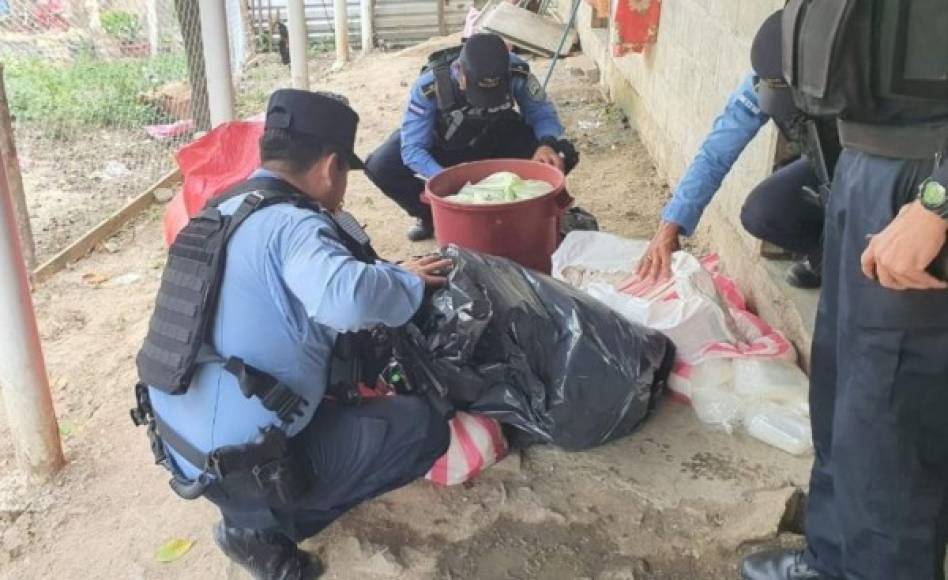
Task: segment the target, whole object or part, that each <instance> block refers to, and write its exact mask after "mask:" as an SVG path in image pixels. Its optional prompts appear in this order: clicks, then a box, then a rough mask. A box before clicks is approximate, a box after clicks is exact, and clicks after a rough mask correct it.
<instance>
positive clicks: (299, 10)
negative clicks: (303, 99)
mask: <svg viewBox="0 0 948 580" xmlns="http://www.w3.org/2000/svg"><path fill="white" fill-rule="evenodd" d="M287 4H288V6H287V10H288V12H287V18H288V22H287V28H288V29H289V33H290V76H292V77H293V88H294V89H303V90H309V62H308V61H307V55H306V47H307V45H308V44H309V38H308V31H307V29H306V3H305V2H304V0H289V1H288V2H287Z"/></svg>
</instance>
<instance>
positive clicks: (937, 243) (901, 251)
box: [862, 202, 948, 290]
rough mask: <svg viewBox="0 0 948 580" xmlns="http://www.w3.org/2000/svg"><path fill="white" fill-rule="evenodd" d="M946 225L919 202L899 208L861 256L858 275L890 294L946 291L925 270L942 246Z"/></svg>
mask: <svg viewBox="0 0 948 580" xmlns="http://www.w3.org/2000/svg"><path fill="white" fill-rule="evenodd" d="M946 232H948V224H946V223H945V220H943V219H942V218H940V217H939V216H938V215H937V214H934V213H932V212H930V211H928V210H927V209H925V208H924V207H922V204H921V203H919V202H915V203H912V204H909V205H907V206H905V207H903V208H902V211H900V212H899V215H897V216H896V217H895V219H894V220H892V223H890V224H889V225H888V226H887V227H886V228H885V229H884V230H882V232H880V233H879V234H878V235H876V236H873V237H872V239H871V240H870V241H869V247H867V248H866V251H865V252H863V254H862V272H863V274H865V275H866V277H867V278H869V279H872V280H879V283H880V284H882V286H884V287H885V288H888V289H890V290H936V289H945V288H948V283H946V282H943V281H941V280H939V279H937V278H935V277H934V276H932V275H931V274H929V273H928V272H926V271H925V270H926V269H927V268H928V266H929V265H930V264H931V263H932V262H933V261H934V260H935V257H936V256H937V255H938V252H940V251H941V248H942V246H944V245H945V237H946Z"/></svg>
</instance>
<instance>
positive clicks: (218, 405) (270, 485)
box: [132, 90, 450, 580]
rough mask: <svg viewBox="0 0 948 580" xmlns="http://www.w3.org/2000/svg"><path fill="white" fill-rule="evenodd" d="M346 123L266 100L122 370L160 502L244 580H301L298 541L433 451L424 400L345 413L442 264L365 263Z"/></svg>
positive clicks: (280, 98) (308, 561) (317, 99)
mask: <svg viewBox="0 0 948 580" xmlns="http://www.w3.org/2000/svg"><path fill="white" fill-rule="evenodd" d="M357 124H358V116H357V115H356V113H355V111H353V110H352V109H351V108H349V106H348V104H347V102H346V101H345V99H344V98H343V97H340V96H337V95H331V94H324V93H311V92H306V91H298V90H280V91H277V92H275V93H274V94H273V95H272V97H271V99H270V103H269V106H268V109H267V117H266V128H265V131H264V134H263V137H262V138H261V141H260V156H261V168H260V169H259V170H258V171H256V172H255V173H254V174H253V175H252V176H251V178H250V179H249V180H248V181H247V182H245V183H242V184H240V185H238V186H236V187H235V188H234V189H233V190H232V191H230V192H229V193H227V194H225V195H224V196H223V197H222V198H220V199H218V200H214V201H213V202H211V204H209V206H208V207H206V208H205V209H204V211H203V212H202V213H201V214H199V215H198V216H196V217H195V218H194V219H192V220H191V221H190V223H189V224H188V225H187V226H186V227H185V229H184V230H182V232H181V233H180V234H179V235H178V237H177V239H176V240H175V242H174V244H173V245H172V246H171V248H170V250H169V260H168V264H167V266H166V268H165V272H164V275H163V278H162V284H161V288H160V290H159V293H158V298H157V301H156V308H155V312H154V315H153V316H152V320H151V325H150V328H149V332H148V336H147V338H146V340H145V343H144V346H143V348H142V350H141V352H140V353H139V356H138V360H137V363H138V370H139V378H140V383H139V384H138V385H137V386H136V397H137V401H138V406H137V408H136V409H133V411H132V416H133V420H135V422H136V423H137V424H141V425H147V426H148V432H149V437H150V439H151V442H152V451H153V453H154V454H155V458H156V461H157V462H158V463H160V464H162V465H164V466H165V467H167V468H168V469H169V470H170V471H171V474H172V479H171V487H172V488H173V489H174V490H175V491H176V492H177V493H178V494H179V495H181V496H182V497H184V498H186V499H194V498H197V497H202V496H203V497H206V498H207V499H208V500H210V501H212V502H213V503H215V504H216V505H217V506H218V507H219V508H220V510H221V512H222V514H223V521H222V522H221V523H219V524H218V525H217V527H216V529H215V541H216V542H217V544H218V546H219V547H220V548H221V550H222V551H223V552H224V553H225V554H227V556H229V557H230V558H231V559H232V560H234V561H236V562H237V563H239V564H240V565H242V566H243V567H244V568H246V569H247V570H248V571H250V572H251V573H252V574H253V575H254V577H255V578H266V579H271V578H279V579H285V580H294V579H303V578H316V577H318V576H319V575H320V574H321V572H322V565H321V563H320V562H319V561H318V560H316V559H315V558H314V557H311V556H310V555H308V554H306V553H305V552H302V551H301V550H299V549H298V548H297V543H298V542H299V541H301V540H303V539H304V538H307V537H310V536H312V535H315V534H316V533H318V532H319V531H320V530H322V529H323V528H325V527H326V526H328V525H329V524H330V523H331V522H332V521H333V520H335V519H336V518H338V517H339V516H340V515H342V514H343V513H345V512H346V511H347V510H349V509H350V508H352V507H354V506H356V505H358V504H359V503H361V502H363V501H365V500H367V499H370V498H372V497H375V496H378V495H380V494H382V493H385V492H387V491H390V490H393V489H395V488H397V487H400V486H402V485H405V484H407V483H409V482H411V481H412V480H414V479H416V478H418V477H420V476H421V475H423V474H424V473H425V472H426V471H427V470H428V469H429V468H430V467H431V465H432V464H433V463H434V461H435V460H436V459H437V458H438V457H439V456H441V455H442V454H443V453H444V452H445V450H446V448H447V445H448V440H449V431H448V427H447V423H446V421H445V419H444V417H443V414H442V413H440V412H439V411H437V410H436V409H435V407H434V406H432V404H431V403H430V402H429V400H428V399H426V398H424V397H421V396H412V395H398V396H392V397H384V398H378V399H372V400H368V401H366V402H362V403H360V404H345V403H344V401H345V400H346V398H347V395H349V394H351V393H352V387H353V385H356V384H358V383H359V382H368V383H369V384H374V382H370V381H374V378H375V377H377V376H378V374H379V370H380V366H381V365H382V364H384V361H385V359H386V358H387V357H386V356H385V350H386V349H385V340H384V338H385V335H386V333H385V332H384V328H385V327H397V326H400V325H402V324H404V323H406V322H407V321H408V320H409V319H410V318H411V317H412V316H413V315H414V314H415V312H416V310H417V309H418V307H419V306H420V304H421V301H422V298H423V295H424V292H425V287H426V284H427V285H438V284H441V283H443V282H444V278H442V277H440V275H439V274H441V273H443V270H444V269H445V268H447V267H449V266H450V263H447V262H445V261H443V260H436V259H434V258H428V259H422V260H417V261H412V262H407V263H405V264H403V265H401V266H397V265H393V264H389V263H386V262H383V261H380V260H379V259H378V258H377V256H376V255H375V252H374V251H373V250H372V247H371V245H370V244H369V243H368V239H367V237H366V236H365V234H364V232H363V231H362V230H361V228H360V227H359V226H358V224H357V223H356V222H355V221H354V220H353V219H352V218H351V217H350V216H348V214H345V213H344V212H341V210H340V208H341V205H342V202H343V197H344V195H345V190H346V184H347V175H348V172H349V169H350V168H351V169H360V168H362V162H361V161H360V160H359V158H358V157H356V155H355V154H354V153H353V144H354V142H355V134H356V127H357ZM225 254H226V255H225ZM225 258H226V259H225ZM370 329H372V331H371V332H370V331H369V330H370ZM333 396H335V398H333Z"/></svg>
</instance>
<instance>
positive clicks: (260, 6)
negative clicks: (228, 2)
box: [250, 0, 471, 47]
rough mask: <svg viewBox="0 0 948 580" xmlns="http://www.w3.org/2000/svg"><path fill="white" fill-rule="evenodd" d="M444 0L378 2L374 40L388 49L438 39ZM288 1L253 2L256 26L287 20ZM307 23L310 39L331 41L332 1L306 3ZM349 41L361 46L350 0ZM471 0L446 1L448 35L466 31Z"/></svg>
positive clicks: (356, 12)
mask: <svg viewBox="0 0 948 580" xmlns="http://www.w3.org/2000/svg"><path fill="white" fill-rule="evenodd" d="M439 1H444V0H375V39H376V42H377V43H384V44H386V45H388V46H406V45H409V44H414V43H417V42H421V41H423V40H427V39H429V38H431V37H432V36H438V34H439V32H438V7H437V6H438V5H437V4H436V2H439ZM286 4H287V3H286V0H251V1H250V5H251V14H252V16H253V19H254V25H255V27H256V28H257V29H258V30H259V29H268V28H269V22H268V20H269V18H270V17H274V18H279V19H280V20H282V21H284V22H285V21H286V14H287V7H286ZM304 5H305V7H306V24H307V28H308V30H309V37H310V39H311V40H314V41H315V40H321V41H327V42H331V41H332V37H333V34H334V31H335V17H334V11H333V0H305V2H304ZM346 6H347V8H348V16H349V42H350V43H351V44H352V45H353V46H356V47H358V46H359V44H360V43H361V27H362V23H361V19H360V13H359V12H360V11H359V0H347V2H346ZM470 6H471V0H447V1H445V5H444V17H445V23H446V24H447V28H448V32H449V33H451V32H457V31H459V30H461V29H462V28H464V19H465V17H466V15H467V12H468V9H469V8H470Z"/></svg>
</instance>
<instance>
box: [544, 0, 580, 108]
mask: <svg viewBox="0 0 948 580" xmlns="http://www.w3.org/2000/svg"><path fill="white" fill-rule="evenodd" d="M580 1H581V0H573V7H572V8H571V9H570V11H569V20H567V21H566V25H565V26H564V27H563V36H561V37H560V43H559V44H558V45H557V47H556V54H554V55H553V62H551V63H550V68H549V70H547V71H546V78H545V79H543V90H544V91H546V86H547V85H548V84H550V79H551V78H552V77H553V69H554V68H556V61H558V60H560V53H561V52H563V45H564V44H566V38H567V37H568V36H569V29H570V28H572V27H573V22H575V21H576V13H577V12H579V3H580Z"/></svg>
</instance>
